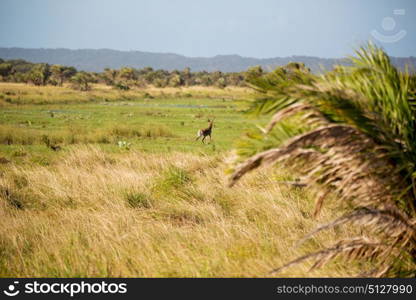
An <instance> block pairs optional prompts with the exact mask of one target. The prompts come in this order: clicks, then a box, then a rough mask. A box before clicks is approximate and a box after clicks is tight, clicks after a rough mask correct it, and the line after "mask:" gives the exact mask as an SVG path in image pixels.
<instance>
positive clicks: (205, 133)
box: [196, 119, 214, 144]
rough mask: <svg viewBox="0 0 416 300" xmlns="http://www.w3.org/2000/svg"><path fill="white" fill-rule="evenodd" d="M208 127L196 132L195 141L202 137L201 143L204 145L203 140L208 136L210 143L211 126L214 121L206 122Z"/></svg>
mask: <svg viewBox="0 0 416 300" xmlns="http://www.w3.org/2000/svg"><path fill="white" fill-rule="evenodd" d="M208 122H209V126H208V127H207V128H205V129H200V130H198V133H197V135H196V141H197V140H198V139H199V138H200V137H201V136H202V143H204V144H205V142H204V140H205V138H206V137H207V136H209V141H210V142H211V132H212V125H213V124H214V119H212V120H208Z"/></svg>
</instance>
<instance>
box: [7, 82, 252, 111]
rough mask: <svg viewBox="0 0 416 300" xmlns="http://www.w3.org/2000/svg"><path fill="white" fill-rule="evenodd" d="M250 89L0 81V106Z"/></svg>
mask: <svg viewBox="0 0 416 300" xmlns="http://www.w3.org/2000/svg"><path fill="white" fill-rule="evenodd" d="M252 93H253V92H252V91H250V90H249V89H248V88H242V87H226V88H224V89H220V88H216V87H202V86H193V87H178V88H170V87H166V88H156V87H152V86H149V87H144V88H132V89H130V90H128V91H120V90H116V89H114V88H113V87H111V86H107V85H104V84H93V85H92V89H91V90H90V91H85V92H81V91H77V90H73V89H71V88H70V86H69V85H65V86H63V87H59V86H34V85H29V84H25V83H9V82H0V107H1V106H6V105H10V104H20V105H22V104H68V103H89V102H102V101H123V100H130V101H131V100H139V99H146V98H152V97H159V98H160V97H168V98H172V97H193V98H224V99H236V98H237V99H238V98H243V99H244V98H247V95H249V94H250V95H251V94H252Z"/></svg>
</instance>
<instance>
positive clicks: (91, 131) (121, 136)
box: [0, 84, 261, 161]
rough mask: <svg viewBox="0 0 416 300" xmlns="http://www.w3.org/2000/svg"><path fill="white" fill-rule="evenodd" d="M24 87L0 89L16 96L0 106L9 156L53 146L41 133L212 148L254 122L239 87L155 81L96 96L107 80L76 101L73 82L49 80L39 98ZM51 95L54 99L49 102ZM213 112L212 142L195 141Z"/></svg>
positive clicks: (153, 146) (113, 147) (1, 134)
mask: <svg viewBox="0 0 416 300" xmlns="http://www.w3.org/2000/svg"><path fill="white" fill-rule="evenodd" d="M25 88H26V89H27V86H25V85H20V86H19V85H17V84H2V85H0V95H3V97H1V96H0V98H3V99H4V98H6V96H5V95H7V94H9V97H10V95H13V96H14V97H15V99H11V100H10V102H11V103H12V104H9V105H7V102H6V104H4V105H3V107H2V109H1V114H0V142H1V146H0V149H1V151H2V152H4V153H6V156H7V158H9V159H11V158H12V157H13V155H17V156H19V154H20V156H22V153H23V152H26V153H29V154H39V153H40V152H41V153H44V154H45V155H47V152H51V150H50V149H48V148H47V147H46V146H45V147H42V145H43V146H44V143H43V139H44V136H47V137H48V138H49V139H50V140H51V142H52V143H54V144H59V145H62V148H63V149H69V148H70V147H71V146H73V145H77V144H97V145H99V146H100V147H102V148H103V149H105V150H108V151H118V150H120V149H119V148H120V147H119V146H118V142H119V141H126V142H127V143H129V144H130V146H129V148H130V149H134V150H142V151H149V152H166V151H171V150H174V151H183V152H188V151H190V152H203V153H212V154H213V153H219V152H222V151H226V150H229V149H231V148H232V145H233V142H234V140H236V139H237V138H239V136H240V135H241V133H242V132H244V131H245V130H247V129H249V128H252V127H253V126H254V124H258V123H259V121H258V120H253V119H249V118H247V117H246V116H244V115H243V114H242V113H241V110H242V109H244V106H245V102H246V101H247V97H248V95H245V94H241V90H242V89H240V90H238V89H237V90H236V89H230V88H229V89H224V90H214V94H217V96H216V97H215V98H208V94H209V93H207V89H195V88H193V89H192V88H189V89H185V88H184V89H170V90H167V91H165V92H163V91H162V93H163V94H161V93H160V90H156V89H155V90H149V91H137V92H136V93H134V92H130V91H129V92H126V93H127V95H130V98H129V97H128V96H126V95H122V96H119V97H120V98H118V100H117V98H116V97H117V96H118V95H119V94H120V93H121V94H123V92H117V91H114V90H108V89H107V93H108V95H106V96H102V94H103V93H104V92H103V90H105V87H98V89H99V90H98V91H99V92H95V93H94V91H93V92H91V93H92V95H93V96H91V98H90V100H89V101H88V100H85V101H86V103H85V102H81V103H80V102H79V101H76V100H75V99H73V101H69V97H68V94H71V96H72V97H74V98H76V97H77V94H75V92H73V91H71V90H65V89H63V90H62V92H61V94H58V93H59V92H57V91H56V90H58V91H59V88H51V87H47V88H45V89H49V91H50V92H49V94H47V93H45V92H44V93H42V94H46V97H50V99H49V98H48V99H47V100H46V101H44V102H42V101H39V100H38V98H37V96H36V97H34V96H31V93H30V92H26V93H22V92H21V89H25ZM33 89H34V90H35V89H36V90H38V89H39V88H35V87H33ZM36 90H35V91H36ZM51 90H52V92H51ZM235 91H237V93H236V92H235ZM31 92H32V93H33V92H34V91H33V90H32V91H31ZM215 92H216V93H215ZM238 92H240V94H239V93H238ZM192 93H193V94H194V95H195V96H192ZM81 94H85V93H81ZM96 94H98V95H101V98H99V97H97V96H95V95H96ZM52 95H53V96H52ZM153 95H154V96H153ZM244 96H245V98H244ZM83 97H84V98H86V97H85V95H84V96H83ZM62 98H65V99H66V100H67V101H68V102H65V101H63V100H62ZM16 99H19V100H16ZM33 99H35V100H33ZM53 99H55V102H56V103H60V104H54V103H53ZM108 99H111V100H108ZM31 101H32V104H29V103H31ZM51 102H52V103H51ZM13 103H17V104H13ZM212 118H215V127H214V130H213V132H214V133H213V140H212V142H210V143H209V144H208V143H207V145H203V144H202V143H201V142H199V143H197V142H195V137H196V132H197V130H198V129H200V128H205V127H206V126H207V125H208V122H207V121H208V119H212ZM260 123H261V122H260ZM43 148H44V149H43ZM121 150H122V149H121ZM16 161H19V159H17V160H16Z"/></svg>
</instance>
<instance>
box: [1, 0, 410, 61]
mask: <svg viewBox="0 0 416 300" xmlns="http://www.w3.org/2000/svg"><path fill="white" fill-rule="evenodd" d="M397 9H401V10H400V11H397ZM395 10H396V11H395ZM374 36H376V37H377V39H378V41H382V42H379V43H380V45H382V46H383V47H384V48H385V49H386V50H387V51H388V53H389V54H390V55H394V56H410V55H413V56H416V1H415V0H396V1H392V0H151V1H150V0H0V47H26V48H71V49H80V48H93V49H97V48H111V49H119V50H140V51H152V52H173V53H178V54H183V55H187V56H214V55H217V54H239V55H242V56H252V57H275V56H291V55H313V56H321V57H341V56H345V55H347V54H350V53H351V52H352V49H353V48H356V47H357V46H359V45H360V44H362V43H364V42H365V41H368V40H369V39H370V38H372V39H373V40H377V39H376V38H374ZM386 41H388V42H389V43H386Z"/></svg>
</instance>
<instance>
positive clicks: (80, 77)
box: [71, 71, 93, 91]
mask: <svg viewBox="0 0 416 300" xmlns="http://www.w3.org/2000/svg"><path fill="white" fill-rule="evenodd" d="M71 82H72V87H73V88H74V89H76V90H80V91H89V90H90V89H91V85H90V84H91V83H92V82H93V78H92V76H91V74H89V73H87V72H84V71H81V72H78V73H77V74H75V75H74V76H72V77H71Z"/></svg>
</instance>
